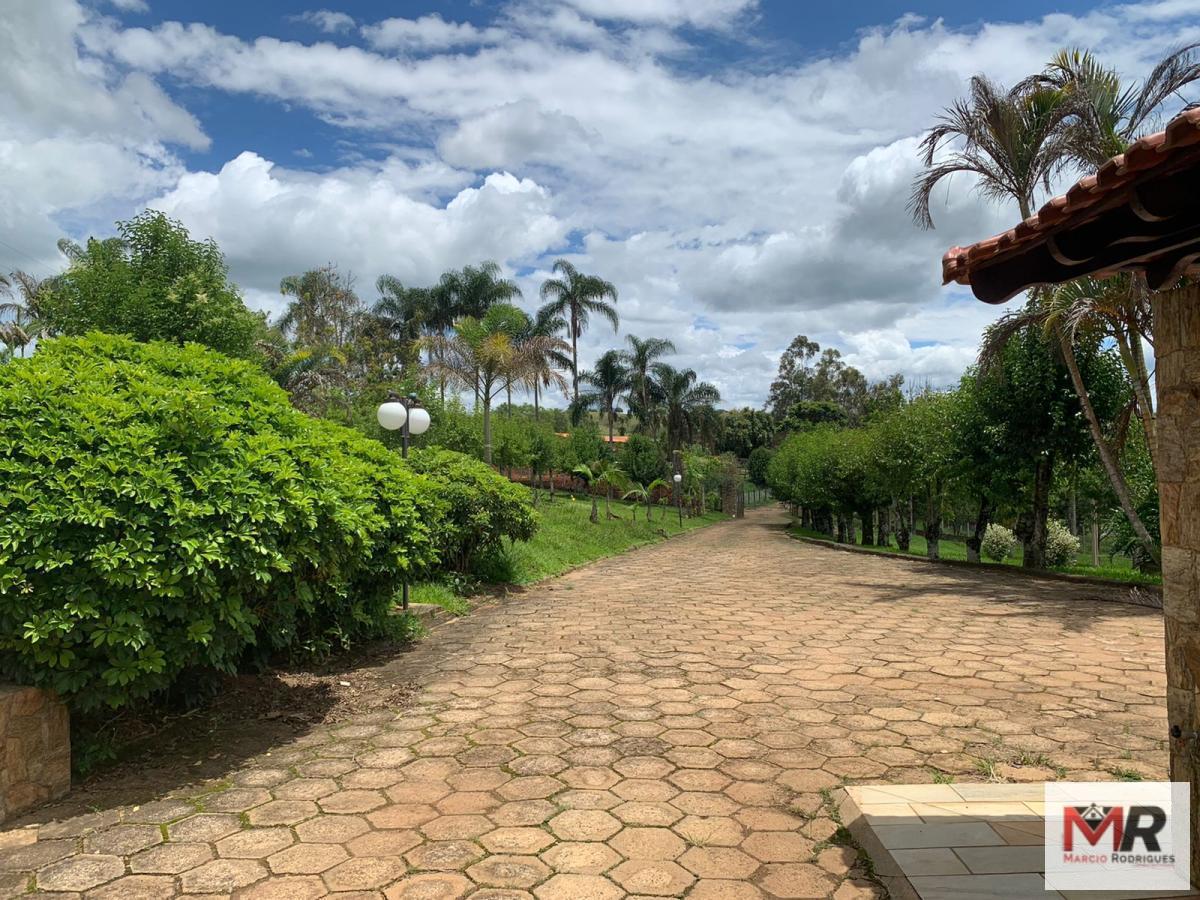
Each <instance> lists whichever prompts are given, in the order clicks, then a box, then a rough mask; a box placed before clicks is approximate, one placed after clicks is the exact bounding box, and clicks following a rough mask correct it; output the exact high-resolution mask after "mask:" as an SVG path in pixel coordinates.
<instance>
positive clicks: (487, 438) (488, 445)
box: [483, 397, 492, 466]
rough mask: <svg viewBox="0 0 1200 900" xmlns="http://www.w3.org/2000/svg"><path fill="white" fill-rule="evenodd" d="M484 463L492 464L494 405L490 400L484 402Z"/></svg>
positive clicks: (486, 399) (485, 399)
mask: <svg viewBox="0 0 1200 900" xmlns="http://www.w3.org/2000/svg"><path fill="white" fill-rule="evenodd" d="M483 461H484V462H485V463H487V464H488V465H489V466H490V465H491V464H492V404H491V403H490V402H489V400H488V398H486V397H485V398H484V401H483Z"/></svg>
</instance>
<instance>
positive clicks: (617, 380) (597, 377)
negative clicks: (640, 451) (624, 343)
mask: <svg viewBox="0 0 1200 900" xmlns="http://www.w3.org/2000/svg"><path fill="white" fill-rule="evenodd" d="M579 380H580V381H582V382H583V383H584V384H586V385H588V386H590V387H591V388H592V390H590V391H586V392H584V393H582V394H580V395H578V396H577V397H576V399H575V400H574V401H573V402H572V403H571V415H572V417H574V418H576V419H578V417H579V416H580V415H582V413H583V411H584V410H585V409H588V408H589V407H593V406H594V407H596V408H598V409H599V410H600V411H601V412H602V413H604V414H605V415H606V416H608V443H609V446H610V447H611V446H613V443H614V442H613V437H614V434H613V431H614V426H615V422H616V406H617V400H618V398H619V397H620V396H621V394H623V393H625V391H627V390H629V384H630V382H629V369H627V368H626V367H625V355H624V354H623V353H621V351H619V350H609V351H608V352H606V353H604V354H603V355H602V356H601V357H600V358H599V359H598V360H596V367H595V368H594V369H592V370H590V371H588V372H580V373H579Z"/></svg>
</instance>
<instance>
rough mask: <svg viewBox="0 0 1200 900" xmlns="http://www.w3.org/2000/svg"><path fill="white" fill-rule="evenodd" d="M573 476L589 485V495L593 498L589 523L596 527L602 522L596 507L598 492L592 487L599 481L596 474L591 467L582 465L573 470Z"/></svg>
mask: <svg viewBox="0 0 1200 900" xmlns="http://www.w3.org/2000/svg"><path fill="white" fill-rule="evenodd" d="M571 474H572V475H574V476H575V477H577V478H579V479H581V480H582V481H583V483H584V484H585V485H587V489H588V493H589V494H590V495H591V497H592V512H591V514H590V515H589V516H588V521H589V522H591V523H592V524H593V525H595V524H596V523H597V522H599V521H600V511H599V508H598V507H597V506H596V492H595V491H593V490H592V487H593V486H594V485H595V484H596V480H597V479H596V472H594V471H592V467H591V466H589V465H584V464H583V463H580V464H579V465H577V466H576V467H575V468H573V469H572V470H571Z"/></svg>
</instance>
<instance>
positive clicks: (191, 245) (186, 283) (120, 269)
mask: <svg viewBox="0 0 1200 900" xmlns="http://www.w3.org/2000/svg"><path fill="white" fill-rule="evenodd" d="M117 232H118V234H119V235H120V236H119V237H117V238H111V239H109V240H104V241H99V240H94V239H93V240H90V241H88V243H87V246H86V247H84V248H78V247H74V248H71V250H70V255H71V257H72V261H71V267H70V268H69V269H68V270H67V271H66V272H65V273H63V275H62V276H60V277H58V278H55V279H53V282H52V287H50V288H49V289H48V290H47V292H46V296H45V297H44V299H42V300H40V301H39V309H40V311H41V315H42V318H43V324H44V327H45V330H46V332H47V333H48V334H60V335H80V334H86V333H87V332H90V331H106V332H110V333H113V334H127V335H129V336H130V337H133V338H135V339H137V340H139V341H156V340H161V341H171V342H174V343H180V344H181V343H184V342H187V341H192V342H195V343H198V344H203V345H205V346H206V347H211V348H212V349H214V350H219V351H221V352H222V353H225V354H228V355H229V356H236V357H241V358H250V357H254V356H257V355H258V351H257V349H256V341H258V340H259V339H260V338H262V337H263V336H264V335H265V333H266V325H265V321H264V318H263V316H262V315H261V314H260V313H255V312H251V311H250V310H249V309H247V308H246V306H245V304H244V303H243V302H242V297H241V294H240V293H239V292H238V289H237V287H236V286H235V285H234V284H233V283H232V282H230V281H229V277H228V269H227V267H226V265H225V258H224V257H223V256H222V255H221V251H220V249H219V248H218V247H217V245H216V244H215V243H213V242H212V241H211V240H210V241H194V240H192V239H191V237H190V236H189V235H188V232H187V229H185V228H184V227H183V225H182V224H180V223H179V222H176V221H174V220H172V219H169V218H167V217H166V216H165V215H163V214H162V213H160V212H155V211H153V210H148V211H146V212H144V213H142V214H141V215H139V216H137V217H136V218H134V219H131V220H129V221H127V222H118V223H117Z"/></svg>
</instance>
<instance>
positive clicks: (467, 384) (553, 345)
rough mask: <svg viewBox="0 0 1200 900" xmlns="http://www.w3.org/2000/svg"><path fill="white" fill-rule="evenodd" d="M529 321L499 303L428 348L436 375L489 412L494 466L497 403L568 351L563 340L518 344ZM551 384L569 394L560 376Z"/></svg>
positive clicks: (487, 440)
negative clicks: (468, 393)
mask: <svg viewBox="0 0 1200 900" xmlns="http://www.w3.org/2000/svg"><path fill="white" fill-rule="evenodd" d="M528 320H529V317H528V316H527V315H526V314H525V313H524V312H522V311H521V310H519V309H517V307H515V306H512V305H511V304H508V303H497V304H495V305H493V306H492V307H491V308H489V309H488V310H487V312H486V313H485V314H484V315H483V317H482V318H478V319H477V318H475V317H473V316H464V317H463V318H461V319H459V320H458V321H457V322H455V324H454V333H453V334H451V335H444V334H432V335H428V336H427V337H426V338H425V339H424V341H423V343H424V345H425V346H426V347H428V348H429V350H430V354H431V360H432V361H431V363H430V369H431V370H432V371H433V372H434V373H435V374H438V375H440V376H442V377H445V378H447V379H448V380H450V381H452V382H454V383H456V384H458V385H460V386H461V387H463V388H465V389H468V390H473V391H475V396H476V397H478V398H479V401H480V404H481V405H482V407H483V458H484V461H485V462H487V463H489V464H490V463H491V461H492V417H491V416H492V401H494V400H495V399H496V397H498V396H499V395H500V392H501V391H503V390H505V389H506V388H507V387H508V385H509V384H511V383H512V382H513V381H521V380H524V379H527V378H529V377H530V375H531V373H533V372H540V371H541V366H542V363H541V362H540V361H539V360H544V359H545V357H546V356H547V354H548V353H549V352H551V351H552V350H557V351H559V352H561V351H562V350H564V349H565V347H566V343H565V342H564V341H563V340H561V339H560V338H555V337H541V338H536V339H529V340H525V341H521V340H518V338H519V336H520V334H521V332H522V330H523V329H524V328H525V327H526V324H527V322H528ZM551 380H552V382H553V383H555V384H556V385H558V386H560V387H561V388H562V389H563V390H564V391H565V390H566V387H567V383H566V379H564V378H563V377H562V376H561V375H559V374H558V373H557V372H552V373H551Z"/></svg>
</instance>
